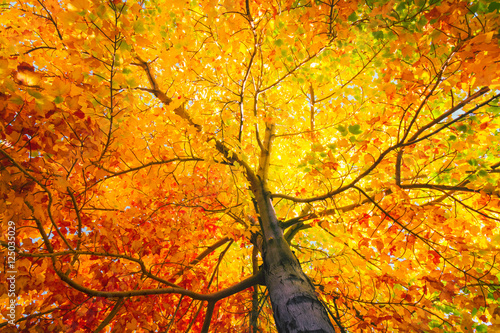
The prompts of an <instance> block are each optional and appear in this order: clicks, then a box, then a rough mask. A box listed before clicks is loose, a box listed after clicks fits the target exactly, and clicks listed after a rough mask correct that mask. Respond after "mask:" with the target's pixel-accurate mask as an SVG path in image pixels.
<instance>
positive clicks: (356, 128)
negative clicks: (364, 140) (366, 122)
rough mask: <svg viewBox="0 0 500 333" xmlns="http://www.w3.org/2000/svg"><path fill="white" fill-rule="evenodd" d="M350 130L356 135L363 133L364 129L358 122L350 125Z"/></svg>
mask: <svg viewBox="0 0 500 333" xmlns="http://www.w3.org/2000/svg"><path fill="white" fill-rule="evenodd" d="M349 132H351V133H352V134H354V135H358V134H361V133H362V132H363V131H362V130H361V126H359V125H358V124H356V125H349Z"/></svg>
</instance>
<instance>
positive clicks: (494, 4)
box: [488, 2, 500, 13]
mask: <svg viewBox="0 0 500 333" xmlns="http://www.w3.org/2000/svg"><path fill="white" fill-rule="evenodd" d="M495 10H496V11H500V2H492V3H490V5H489V6H488V13H491V12H494V11H495Z"/></svg>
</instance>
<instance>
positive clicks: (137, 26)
mask: <svg viewBox="0 0 500 333" xmlns="http://www.w3.org/2000/svg"><path fill="white" fill-rule="evenodd" d="M134 31H135V32H136V33H138V34H142V33H145V32H146V28H144V22H143V21H142V20H137V21H135V23H134Z"/></svg>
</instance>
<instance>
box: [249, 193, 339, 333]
mask: <svg viewBox="0 0 500 333" xmlns="http://www.w3.org/2000/svg"><path fill="white" fill-rule="evenodd" d="M259 192H260V193H256V194H257V195H256V199H257V206H258V209H259V213H260V222H261V223H262V230H263V232H264V248H263V250H264V278H265V283H266V286H267V289H268V291H269V296H270V298H271V305H272V307H273V313H274V320H275V323H276V327H277V329H278V332H280V333H306V332H310V333H313V332H314V333H334V332H335V329H334V327H333V325H332V322H331V321H330V319H329V317H328V313H327V311H326V309H325V307H324V306H323V304H322V303H321V302H320V301H319V299H318V296H317V295H316V292H315V290H314V286H313V285H312V283H311V282H310V280H309V278H308V277H307V276H306V274H305V273H304V271H303V270H302V267H301V266H300V263H299V261H298V260H297V258H296V257H295V255H294V254H293V252H292V251H291V250H290V247H289V245H288V243H287V241H286V240H285V238H284V236H283V230H282V229H281V228H280V227H279V224H278V220H277V218H276V212H275V211H274V207H273V205H272V202H271V199H270V198H269V197H268V195H267V194H266V191H265V190H263V191H259Z"/></svg>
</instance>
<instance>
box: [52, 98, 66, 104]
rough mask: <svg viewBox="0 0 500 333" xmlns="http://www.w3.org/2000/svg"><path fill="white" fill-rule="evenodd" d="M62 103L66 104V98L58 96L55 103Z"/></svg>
mask: <svg viewBox="0 0 500 333" xmlns="http://www.w3.org/2000/svg"><path fill="white" fill-rule="evenodd" d="M62 102H64V98H62V97H61V96H57V97H56V98H55V99H54V103H56V104H59V103H62Z"/></svg>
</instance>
